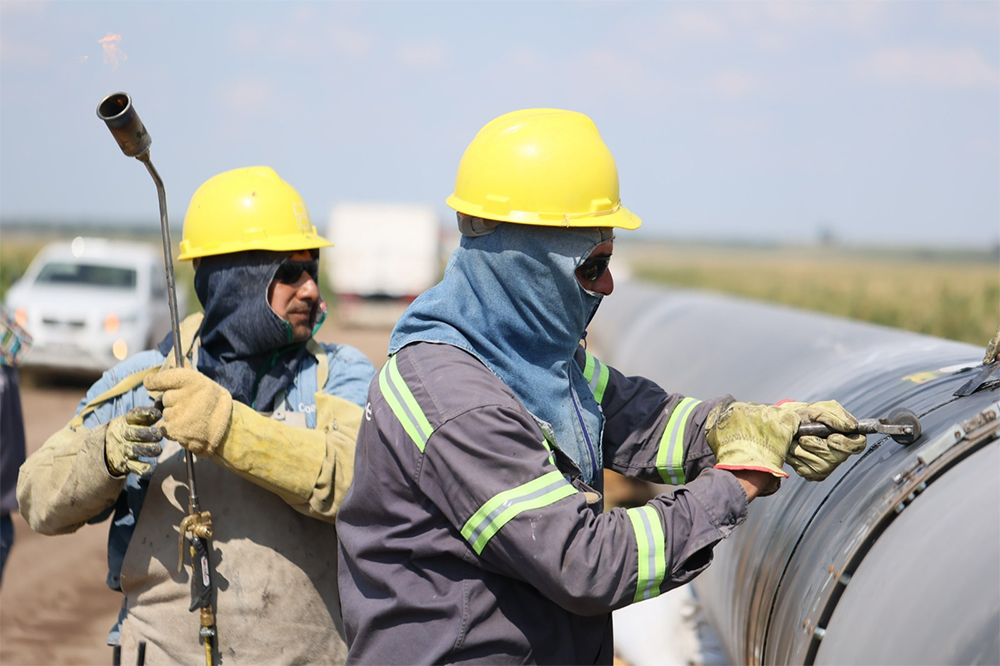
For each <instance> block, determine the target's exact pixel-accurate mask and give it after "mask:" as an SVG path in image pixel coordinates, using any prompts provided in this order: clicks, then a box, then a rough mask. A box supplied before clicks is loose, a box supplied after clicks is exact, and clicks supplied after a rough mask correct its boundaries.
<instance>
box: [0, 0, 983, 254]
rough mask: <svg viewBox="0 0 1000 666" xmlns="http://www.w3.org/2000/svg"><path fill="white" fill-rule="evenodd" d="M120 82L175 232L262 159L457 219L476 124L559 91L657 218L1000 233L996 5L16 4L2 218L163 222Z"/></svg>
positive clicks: (709, 231)
mask: <svg viewBox="0 0 1000 666" xmlns="http://www.w3.org/2000/svg"><path fill="white" fill-rule="evenodd" d="M109 35H110V36H112V37H111V38H109V40H108V41H105V42H104V43H103V44H102V42H101V40H102V39H104V38H106V37H108V36H109ZM115 35H118V36H120V39H116V38H114V37H113V36H115ZM116 91H125V92H127V93H129V94H130V95H131V97H132V99H133V102H134V104H135V107H136V109H137V111H138V113H139V115H140V117H141V118H142V120H143V122H144V123H145V125H146V127H147V129H148V130H149V132H150V134H151V135H152V137H153V146H152V152H151V155H152V160H153V164H154V165H155V166H156V168H157V170H158V171H159V173H160V175H161V176H162V177H163V180H164V182H165V185H166V190H167V195H168V201H169V210H170V218H171V221H172V223H173V224H174V225H176V226H179V225H180V221H181V220H182V219H183V215H184V211H185V209H186V207H187V204H188V201H189V200H190V197H191V194H192V193H193V192H194V190H195V189H196V188H197V186H198V185H199V184H200V183H201V182H203V181H204V180H205V179H207V178H209V177H211V176H212V175H214V174H216V173H219V172H221V171H225V170H227V169H231V168H235V167H240V166H249V165H253V164H266V165H269V166H272V167H274V168H275V169H276V170H277V171H278V173H279V174H281V175H282V176H283V177H284V178H285V179H286V180H288V181H289V182H290V183H291V184H292V185H293V186H295V187H296V188H297V189H298V190H299V191H300V192H301V193H302V195H303V197H304V198H305V200H306V203H307V204H308V206H309V209H310V212H311V213H312V216H313V219H314V221H315V222H316V223H317V225H318V226H319V227H321V228H322V227H325V225H326V219H327V217H328V214H329V211H330V209H331V208H332V207H333V206H334V205H335V204H337V203H339V202H344V201H365V200H388V201H406V202H424V203H427V204H430V205H432V206H434V207H435V208H437V209H438V210H440V212H441V216H442V218H445V217H448V219H451V218H450V217H449V215H450V214H449V210H448V209H447V207H446V206H445V205H444V199H445V198H446V197H447V196H448V194H450V193H451V189H452V186H453V185H454V178H455V170H456V167H457V166H458V162H459V159H460V158H461V155H462V152H463V151H464V149H465V147H466V145H468V143H469V141H470V140H471V139H472V137H473V136H474V135H475V133H476V132H477V131H478V129H479V128H480V127H481V126H482V125H484V124H485V123H486V122H487V121H489V120H490V119H492V118H493V117H495V116H498V115H500V114H502V113H505V112H508V111H512V110H514V109H518V108H526V107H537V106H547V107H559V108H568V109H573V110H577V111H582V112H584V113H586V114H588V115H590V116H591V117H592V118H593V119H594V121H595V122H596V124H597V126H598V128H599V129H600V131H601V134H602V135H603V137H604V139H605V141H606V142H607V143H608V145H609V146H610V148H611V150H612V152H613V153H614V155H615V158H616V160H617V163H618V169H619V176H620V180H621V192H622V199H623V203H624V204H625V205H626V206H628V207H629V208H631V209H632V210H633V211H634V212H636V213H637V214H638V215H640V216H641V217H642V218H643V221H644V224H643V227H642V229H640V230H639V231H637V232H633V233H634V234H637V235H648V236H651V237H654V236H655V237H667V238H670V237H674V238H708V239H715V240H721V239H727V238H735V239H741V240H746V239H766V240H776V241H789V242H808V241H811V240H813V239H815V238H816V236H817V234H818V232H819V230H820V229H823V228H826V229H830V230H832V231H833V233H834V234H836V236H837V237H838V238H840V239H841V240H844V241H846V242H851V243H887V242H896V243H902V244H904V245H924V244H933V245H945V246H977V245H978V246H988V245H994V244H996V243H997V242H998V240H1000V2H997V1H996V0H989V1H977V2H963V1H962V0H943V1H921V2H918V1H911V0H897V1H893V2H874V1H867V2H842V1H837V2H835V1H832V0H829V1H815V2H809V1H805V2H754V1H745V2H716V1H709V2H652V1H648V2H635V1H618V2H525V1H522V2H513V1H505V2H486V1H478V2H477V1H468V2H422V1H417V0H415V1H412V2H277V1H261V2H242V1H229V2H223V1H219V0H216V1H214V2H185V1H175V2H125V1H117V2H83V1H72V2H71V1H62V2H44V1H31V2H15V1H12V0H2V2H0V223H2V221H5V220H13V219H24V218H54V219H60V220H98V221H111V222H117V221H123V222H128V223H134V222H140V223H141V222H144V221H145V220H148V221H149V224H150V225H152V226H153V228H158V224H159V212H158V208H157V204H156V193H155V189H154V186H153V183H152V181H151V179H150V178H149V175H148V173H147V172H146V170H145V169H144V168H143V167H142V165H141V164H139V163H138V162H136V161H135V160H129V159H127V158H125V157H124V156H123V155H122V154H121V152H120V151H119V149H118V147H117V145H116V144H115V142H114V141H113V139H112V138H111V135H110V134H109V132H108V131H107V129H106V128H105V126H104V125H103V123H102V122H100V121H99V120H98V118H97V116H96V113H95V109H96V107H97V104H98V102H100V100H101V99H102V98H103V97H104V96H105V95H107V94H109V93H111V92H116Z"/></svg>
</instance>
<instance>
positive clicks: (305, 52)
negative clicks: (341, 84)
mask: <svg viewBox="0 0 1000 666" xmlns="http://www.w3.org/2000/svg"><path fill="white" fill-rule="evenodd" d="M229 40H230V42H231V43H232V45H233V47H234V48H235V49H236V51H237V52H238V53H253V54H254V55H259V54H260V53H262V52H263V53H266V54H267V55H271V56H279V57H284V58H293V59H298V60H315V59H317V58H322V57H325V56H329V54H330V50H331V49H332V50H334V51H336V52H339V53H342V54H345V55H347V56H351V57H355V58H360V57H364V56H366V55H368V54H369V53H371V52H372V50H373V47H374V40H373V39H372V38H371V36H370V35H369V34H368V33H365V32H363V31H361V30H357V29H355V28H352V27H349V26H346V25H344V24H343V22H342V21H340V20H339V19H331V20H327V21H325V22H320V21H317V20H315V17H314V15H313V12H312V11H311V5H309V6H306V7H304V8H299V9H298V10H296V11H295V12H294V13H293V14H292V16H291V21H290V24H289V25H282V26H263V25H259V24H255V23H238V24H235V25H233V26H232V28H230V31H229Z"/></svg>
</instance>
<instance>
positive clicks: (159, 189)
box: [136, 150, 201, 514]
mask: <svg viewBox="0 0 1000 666" xmlns="http://www.w3.org/2000/svg"><path fill="white" fill-rule="evenodd" d="M136 159H138V160H139V161H140V162H142V163H143V164H145V165H146V170H147V171H149V175H150V176H152V177H153V182H154V183H156V196H157V199H159V203H160V233H161V235H162V237H163V265H164V266H166V268H167V302H168V304H169V306H170V330H171V331H172V332H173V334H174V361H175V362H176V363H177V367H178V368H182V367H184V352H183V351H182V350H181V325H180V319H179V318H178V315H177V287H176V286H175V281H174V258H173V252H172V251H171V249H170V248H171V247H173V244H172V243H171V241H170V224H169V222H168V221H167V193H166V190H165V189H164V187H163V180H161V179H160V174H159V173H157V171H156V167H154V166H153V162H152V160H150V159H149V151H148V150H147V151H146V152H144V153H143V154H141V155H138V156H136ZM184 464H185V465H186V466H187V477H188V482H189V490H188V510H189V512H190V513H192V514H193V513H198V512H199V511H200V510H201V507H200V502H199V500H198V490H197V488H196V484H195V478H194V456H193V455H192V454H191V452H190V451H188V450H187V449H184Z"/></svg>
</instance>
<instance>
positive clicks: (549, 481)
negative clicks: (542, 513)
mask: <svg viewBox="0 0 1000 666" xmlns="http://www.w3.org/2000/svg"><path fill="white" fill-rule="evenodd" d="M574 494H576V488H574V487H573V486H571V485H570V484H569V483H567V481H566V479H564V478H563V475H562V474H561V473H559V472H549V473H548V474H546V475H544V476H540V477H539V478H537V479H535V480H534V481H529V482H528V483H525V484H524V485H521V486H518V487H517V488H511V489H510V490H505V491H504V492H502V493H499V494H497V495H495V496H494V497H493V498H492V499H491V500H489V501H488V502H486V504H484V505H482V506H481V507H479V511H476V513H475V514H473V516H472V518H469V520H468V521H466V523H465V526H464V527H462V536H463V537H465V540H466V541H468V542H469V543H470V544H472V549H473V550H475V551H476V554H478V555H481V554H482V552H483V548H485V547H486V544H487V543H488V542H489V540H490V539H491V538H492V537H493V535H494V534H496V533H497V532H499V531H500V528H501V527H503V526H504V525H506V524H507V523H508V522H509V521H510V520H511V519H513V518H514V517H515V516H517V514H519V513H521V512H522V511H527V510H529V509H539V508H541V507H543V506H548V505H550V504H553V503H555V502H558V501H559V500H561V499H563V498H564V497H569V496H570V495H574Z"/></svg>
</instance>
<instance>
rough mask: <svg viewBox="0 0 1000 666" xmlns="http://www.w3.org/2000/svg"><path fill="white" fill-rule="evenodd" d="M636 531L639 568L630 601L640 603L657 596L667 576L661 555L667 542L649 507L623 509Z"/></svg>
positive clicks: (657, 517)
mask: <svg viewBox="0 0 1000 666" xmlns="http://www.w3.org/2000/svg"><path fill="white" fill-rule="evenodd" d="M626 513H628V517H629V519H630V520H631V521H632V529H633V530H634V531H635V545H636V548H637V551H638V552H637V557H638V563H639V568H638V572H637V577H636V583H635V597H633V599H632V600H633V601H642V600H644V599H652V598H653V597H656V596H659V594H660V585H661V584H662V583H663V577H664V576H665V575H666V572H667V564H666V560H665V558H664V556H663V551H664V549H665V548H666V542H665V541H664V538H663V525H662V523H660V514H659V513H658V512H657V511H656V509H654V508H653V507H651V506H640V507H637V508H634V509H626Z"/></svg>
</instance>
